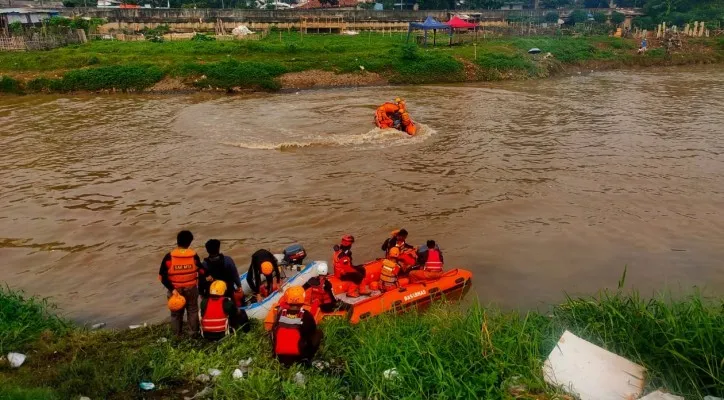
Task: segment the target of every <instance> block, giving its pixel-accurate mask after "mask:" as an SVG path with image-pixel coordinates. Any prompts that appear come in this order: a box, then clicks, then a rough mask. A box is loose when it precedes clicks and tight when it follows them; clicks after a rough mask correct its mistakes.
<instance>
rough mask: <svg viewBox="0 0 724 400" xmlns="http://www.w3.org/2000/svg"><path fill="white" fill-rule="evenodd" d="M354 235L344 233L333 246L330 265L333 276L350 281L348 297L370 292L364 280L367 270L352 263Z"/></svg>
mask: <svg viewBox="0 0 724 400" xmlns="http://www.w3.org/2000/svg"><path fill="white" fill-rule="evenodd" d="M353 243H354V236H352V235H344V236H343V237H342V241H341V242H340V243H339V244H338V245H335V246H334V254H333V255H332V265H333V267H334V276H336V277H337V278H338V279H339V280H341V281H347V282H350V285H349V287H348V289H347V296H348V297H359V296H360V295H368V294H370V293H371V292H370V290H369V287H368V286H369V285H368V282H367V280H366V275H367V271H365V268H364V267H363V266H362V265H354V264H352V244H353Z"/></svg>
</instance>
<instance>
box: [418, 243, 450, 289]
mask: <svg viewBox="0 0 724 400" xmlns="http://www.w3.org/2000/svg"><path fill="white" fill-rule="evenodd" d="M417 265H418V266H419V267H420V269H416V270H414V271H410V281H411V282H425V281H431V280H435V279H439V278H440V277H441V276H442V269H443V257H442V251H441V250H440V248H439V247H438V246H437V244H436V243H435V241H434V240H428V241H427V243H426V246H425V247H424V248H420V250H419V251H418V256H417Z"/></svg>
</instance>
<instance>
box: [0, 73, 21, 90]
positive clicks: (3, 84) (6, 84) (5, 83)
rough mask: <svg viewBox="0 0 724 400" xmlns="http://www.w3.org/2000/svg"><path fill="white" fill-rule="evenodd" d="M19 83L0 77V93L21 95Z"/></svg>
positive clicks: (7, 77)
mask: <svg viewBox="0 0 724 400" xmlns="http://www.w3.org/2000/svg"><path fill="white" fill-rule="evenodd" d="M21 92H22V90H21V88H20V82H18V81H17V80H15V79H13V78H11V77H9V76H3V75H0V93H21Z"/></svg>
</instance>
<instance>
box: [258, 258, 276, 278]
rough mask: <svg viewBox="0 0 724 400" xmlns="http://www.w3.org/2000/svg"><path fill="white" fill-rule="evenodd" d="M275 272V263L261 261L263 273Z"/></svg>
mask: <svg viewBox="0 0 724 400" xmlns="http://www.w3.org/2000/svg"><path fill="white" fill-rule="evenodd" d="M272 272H274V264H272V263H271V262H269V261H264V262H263V263H261V273H262V274H264V275H271V274H272Z"/></svg>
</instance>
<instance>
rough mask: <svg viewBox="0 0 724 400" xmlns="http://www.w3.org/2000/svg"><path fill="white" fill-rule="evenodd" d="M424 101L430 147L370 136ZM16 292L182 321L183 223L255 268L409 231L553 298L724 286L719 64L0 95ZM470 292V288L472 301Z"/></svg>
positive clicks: (112, 318)
mask: <svg viewBox="0 0 724 400" xmlns="http://www.w3.org/2000/svg"><path fill="white" fill-rule="evenodd" d="M395 96H403V97H404V98H406V99H407V103H408V108H409V110H410V112H411V115H412V117H413V119H415V120H416V121H417V122H419V123H420V124H421V126H422V132H421V133H420V135H419V136H418V137H414V138H410V137H406V136H405V135H403V134H399V133H395V132H383V131H379V130H377V129H373V128H372V115H373V111H374V108H375V106H376V105H378V104H379V103H382V102H383V101H386V100H390V99H392V98H394V97H395ZM0 125H1V126H2V127H3V129H2V133H1V134H0V146H1V148H2V150H3V151H2V153H0V166H1V167H2V192H1V194H0V259H2V264H3V267H2V268H1V269H0V280H1V281H5V282H6V284H7V285H9V286H10V287H12V288H18V289H23V290H25V291H27V293H29V294H36V295H42V296H49V297H51V298H52V300H53V301H54V302H56V303H57V304H59V306H60V307H61V310H62V312H63V313H64V315H67V316H69V317H71V318H73V319H75V320H78V321H84V322H98V321H105V322H108V323H109V325H110V326H123V325H126V324H130V323H139V322H157V321H161V320H163V319H164V318H166V317H167V311H166V310H165V303H164V301H165V297H164V296H165V291H164V290H163V289H162V286H161V284H160V283H159V282H158V280H157V277H156V275H157V272H158V268H159V264H160V261H161V258H162V257H163V255H164V253H166V252H167V251H169V250H170V249H171V248H172V247H173V245H174V243H175V235H176V233H177V231H179V230H180V229H184V228H188V229H190V230H192V231H193V232H194V234H195V237H196V239H195V241H194V247H195V248H196V249H197V250H198V251H199V252H200V253H201V254H202V256H203V255H205V250H204V249H203V245H204V242H205V241H206V240H207V239H209V238H219V239H222V240H223V243H222V251H223V252H224V253H226V254H227V255H230V256H232V257H233V258H234V259H235V260H236V262H237V264H238V265H239V266H240V270H242V272H243V271H244V270H246V268H247V266H248V259H249V256H250V254H251V253H252V252H253V251H255V250H256V249H258V248H261V247H264V248H270V249H272V250H276V251H279V250H281V249H282V248H283V247H284V246H286V245H288V244H292V243H296V242H300V243H302V244H303V245H304V246H305V247H306V248H307V250H308V252H309V259H327V260H328V259H329V258H330V256H331V247H332V245H334V244H335V243H336V242H337V241H338V240H339V237H340V236H341V235H342V234H344V233H352V234H354V235H355V236H356V238H357V242H356V243H355V247H354V254H355V258H356V261H358V262H361V261H364V260H367V259H371V258H374V257H378V256H380V251H379V246H380V244H381V243H382V241H383V240H384V239H385V237H386V236H387V235H388V234H389V232H390V231H391V230H392V229H394V228H398V227H404V228H406V229H407V230H409V231H410V237H409V241H410V242H411V243H412V244H422V243H424V241H425V240H426V239H435V240H437V242H438V243H439V244H440V246H441V247H442V249H443V251H444V254H445V261H446V265H447V267H448V268H452V267H464V268H468V269H471V270H472V271H473V272H474V278H473V281H474V293H475V294H477V296H478V297H479V299H480V300H481V301H483V302H486V303H488V302H492V303H496V304H500V305H501V306H503V307H506V308H509V307H516V308H524V309H527V308H531V307H541V306H544V305H545V304H547V303H550V302H556V301H560V300H561V299H563V296H564V291H565V292H567V293H571V294H593V293H595V292H596V291H597V290H599V289H602V288H604V287H615V286H616V284H617V282H618V279H619V277H620V276H621V274H622V272H623V270H624V267H625V266H627V268H628V276H627V285H628V286H631V287H635V288H637V289H639V290H641V291H642V292H643V294H644V295H650V294H651V293H652V291H653V290H657V289H663V288H671V289H673V290H677V289H678V288H689V287H690V286H691V285H700V286H703V287H705V288H707V291H708V292H709V293H713V294H723V293H724V289H722V288H723V287H724V269H722V267H721V265H722V262H721V260H723V259H724V214H723V212H722V210H724V157H723V156H722V152H724V70H722V69H721V68H720V67H719V66H709V67H686V68H672V69H658V70H656V69H648V70H639V71H613V72H602V73H594V74H588V75H586V74H584V75H578V76H572V77H566V78H558V79H549V80H538V81H519V82H501V83H487V84H478V85H460V86H406V87H382V88H359V89H332V90H319V91H307V92H300V93H291V94H259V95H253V96H244V97H242V96H222V95H215V94H204V93H198V94H189V95H176V96H161V95H119V94H116V95H68V96H51V95H42V96H24V97H0ZM471 297H473V296H471Z"/></svg>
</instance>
